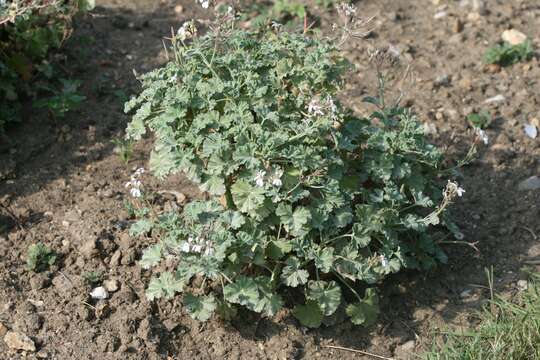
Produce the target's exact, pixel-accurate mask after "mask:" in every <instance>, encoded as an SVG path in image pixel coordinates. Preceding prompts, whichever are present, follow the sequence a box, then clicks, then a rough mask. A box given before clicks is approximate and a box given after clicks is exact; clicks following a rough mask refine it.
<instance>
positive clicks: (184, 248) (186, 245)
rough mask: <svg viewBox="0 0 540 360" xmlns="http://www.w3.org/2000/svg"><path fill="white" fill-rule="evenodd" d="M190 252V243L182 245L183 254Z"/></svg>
mask: <svg viewBox="0 0 540 360" xmlns="http://www.w3.org/2000/svg"><path fill="white" fill-rule="evenodd" d="M188 242H189V239H188ZM189 250H190V247H189V243H184V244H182V246H181V247H180V251H181V252H185V253H188V252H189Z"/></svg>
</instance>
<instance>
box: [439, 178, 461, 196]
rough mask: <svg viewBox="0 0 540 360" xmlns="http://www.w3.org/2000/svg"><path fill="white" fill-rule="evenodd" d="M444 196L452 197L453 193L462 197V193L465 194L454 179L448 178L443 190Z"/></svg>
mask: <svg viewBox="0 0 540 360" xmlns="http://www.w3.org/2000/svg"><path fill="white" fill-rule="evenodd" d="M444 193H445V196H446V197H450V198H452V197H454V195H457V196H459V197H462V196H463V194H465V189H463V188H462V187H460V186H459V184H458V183H457V182H455V181H450V180H448V184H446V189H445V190H444Z"/></svg>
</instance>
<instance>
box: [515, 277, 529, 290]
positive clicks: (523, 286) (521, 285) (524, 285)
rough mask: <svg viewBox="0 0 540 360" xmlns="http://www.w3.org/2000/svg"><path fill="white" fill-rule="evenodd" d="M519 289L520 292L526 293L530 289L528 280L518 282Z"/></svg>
mask: <svg viewBox="0 0 540 360" xmlns="http://www.w3.org/2000/svg"><path fill="white" fill-rule="evenodd" d="M517 287H518V289H519V290H521V291H525V290H527V289H528V288H529V283H528V282H527V280H519V281H518V282H517Z"/></svg>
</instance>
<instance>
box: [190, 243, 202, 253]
mask: <svg viewBox="0 0 540 360" xmlns="http://www.w3.org/2000/svg"><path fill="white" fill-rule="evenodd" d="M191 251H193V252H196V253H200V252H201V251H202V245H193V246H192V247H191Z"/></svg>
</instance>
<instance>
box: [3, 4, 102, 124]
mask: <svg viewBox="0 0 540 360" xmlns="http://www.w3.org/2000/svg"><path fill="white" fill-rule="evenodd" d="M92 7H93V0H69V1H64V0H54V1H49V0H14V1H9V2H7V1H3V2H0V131H3V128H4V125H5V124H7V123H8V122H14V121H17V120H18V108H19V106H20V105H19V98H20V97H21V95H28V94H31V93H34V92H35V90H33V87H32V83H31V80H33V79H34V78H35V77H36V74H44V75H45V76H47V75H48V77H50V74H47V73H48V72H50V67H49V66H47V64H46V63H44V61H45V60H46V58H47V55H48V53H49V52H50V51H51V50H54V49H58V48H59V47H60V46H61V44H62V43H63V41H64V40H65V39H66V38H67V37H68V36H69V34H70V33H71V19H72V17H73V16H74V15H75V14H76V13H77V12H78V11H81V10H83V11H85V10H89V9H91V8H92Z"/></svg>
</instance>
